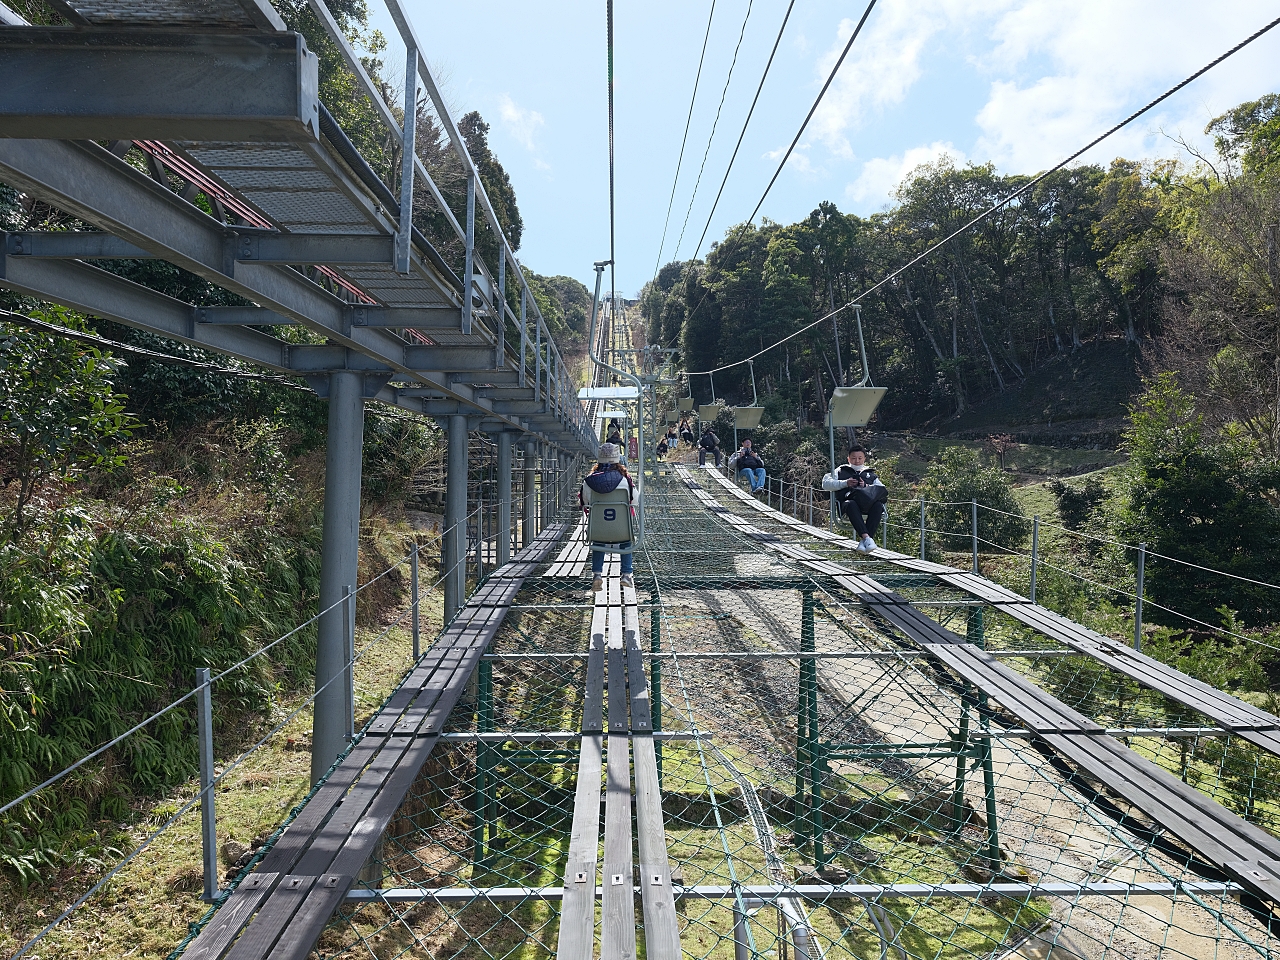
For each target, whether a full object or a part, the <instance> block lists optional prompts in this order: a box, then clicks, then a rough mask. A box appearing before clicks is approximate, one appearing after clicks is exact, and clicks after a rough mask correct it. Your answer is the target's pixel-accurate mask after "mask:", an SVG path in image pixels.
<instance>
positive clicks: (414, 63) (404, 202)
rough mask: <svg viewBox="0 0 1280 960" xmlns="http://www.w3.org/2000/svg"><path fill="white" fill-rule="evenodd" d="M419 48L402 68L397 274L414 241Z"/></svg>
mask: <svg viewBox="0 0 1280 960" xmlns="http://www.w3.org/2000/svg"><path fill="white" fill-rule="evenodd" d="M417 120H418V50H417V48H416V47H414V46H412V45H410V46H409V47H408V49H407V50H406V58H405V68H404V127H403V130H402V132H401V140H400V223H399V224H398V225H397V227H398V229H397V230H396V273H400V274H407V273H408V272H409V250H410V244H411V242H412V240H413V161H414V157H415V156H416V155H417V151H416V149H415V147H414V142H413V141H414V133H415V131H416V129H417V126H418V123H417Z"/></svg>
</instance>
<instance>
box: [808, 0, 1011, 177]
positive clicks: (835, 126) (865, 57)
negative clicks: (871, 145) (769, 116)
mask: <svg viewBox="0 0 1280 960" xmlns="http://www.w3.org/2000/svg"><path fill="white" fill-rule="evenodd" d="M1010 2H1011V0H882V2H881V3H880V4H878V5H877V6H876V8H875V10H874V11H873V12H872V14H871V16H870V17H869V18H868V19H867V22H866V24H865V25H864V26H863V28H862V33H861V34H860V35H859V37H858V39H857V40H856V41H855V42H854V45H853V48H852V50H850V52H849V56H848V57H847V58H846V59H845V62H844V63H843V64H842V65H841V67H840V72H839V73H838V74H837V75H836V79H835V80H834V81H833V82H832V84H831V89H830V90H828V91H827V95H826V96H825V97H824V98H823V101H822V106H820V107H819V108H818V112H817V113H816V114H815V115H814V118H813V130H814V132H815V133H816V134H817V135H818V137H819V138H820V139H822V140H823V141H824V142H825V143H826V144H827V146H828V147H829V148H830V149H831V150H832V151H833V152H834V153H835V154H836V155H837V156H839V157H842V158H844V159H846V160H851V159H853V148H852V147H851V145H850V144H849V141H848V136H847V135H848V133H849V132H850V131H851V130H856V129H858V128H859V127H861V126H862V125H863V124H864V123H866V121H867V120H868V119H869V118H870V116H871V115H872V114H874V113H878V112H880V111H883V110H885V109H886V108H889V107H893V106H895V105H897V104H899V103H902V102H903V100H905V99H906V97H907V94H908V93H909V92H910V90H911V88H912V87H913V86H914V85H915V84H916V81H918V80H919V79H920V78H921V76H922V75H923V74H924V70H925V66H926V65H927V64H926V61H927V54H928V52H929V50H930V49H932V46H936V44H933V45H932V46H931V41H934V40H935V39H937V38H940V37H942V36H945V37H947V38H948V40H949V42H956V41H957V38H958V35H959V34H962V33H963V32H964V31H965V29H966V28H967V25H968V24H971V23H973V22H975V21H979V20H981V19H984V18H989V17H990V16H991V15H993V14H994V13H997V12H999V11H1001V10H1003V9H1004V8H1006V7H1008V6H1009V4H1010ZM856 26H857V20H856V19H845V20H842V21H841V22H840V25H839V27H838V28H837V29H836V39H835V42H834V43H833V44H832V45H831V47H830V48H829V49H828V50H827V51H826V53H824V54H823V55H822V56H821V57H820V58H818V60H817V62H816V63H815V64H814V73H815V78H816V82H817V83H822V82H823V81H825V79H826V77H827V75H828V74H829V73H830V72H831V68H832V67H833V66H835V62H836V60H837V59H838V58H839V56H840V53H841V51H842V50H844V47H845V44H846V43H847V42H848V40H849V37H850V36H851V35H852V33H853V30H854V27H856Z"/></svg>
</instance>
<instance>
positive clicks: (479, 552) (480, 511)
mask: <svg viewBox="0 0 1280 960" xmlns="http://www.w3.org/2000/svg"><path fill="white" fill-rule="evenodd" d="M483 579H484V498H483V497H480V498H478V499H477V500H476V585H477V586H478V585H479V584H480V581H482V580H483Z"/></svg>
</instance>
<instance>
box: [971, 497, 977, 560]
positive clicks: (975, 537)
mask: <svg viewBox="0 0 1280 960" xmlns="http://www.w3.org/2000/svg"><path fill="white" fill-rule="evenodd" d="M970 503H971V505H972V507H973V572H974V573H977V572H978V501H977V500H972V501H970Z"/></svg>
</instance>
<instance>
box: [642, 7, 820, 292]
mask: <svg viewBox="0 0 1280 960" xmlns="http://www.w3.org/2000/svg"><path fill="white" fill-rule="evenodd" d="M795 5H796V0H791V2H790V3H789V4H787V12H786V13H785V14H784V15H783V17H782V26H780V27H779V28H778V36H777V37H776V38H774V41H773V49H772V50H770V51H769V62H768V63H766V64H765V65H764V73H762V74H761V75H760V84H759V86H757V87H756V95H755V97H754V98H752V100H751V109H750V110H748V111H747V119H746V120H744V121H742V132H741V133H739V134H738V142H737V143H736V144H735V145H734V147H733V156H731V157H730V158H729V166H728V167H726V168H725V171H724V179H723V180H721V181H720V189H719V190H718V191H716V199H715V202H714V203H712V204H711V212H710V213H709V214H707V225H706V226H705V227H703V228H702V236H700V237H699V238H698V245H697V246H696V247H694V249H693V259H694V260H697V259H698V251H699V250H701V249H702V242H703V241H704V240H706V239H707V231H708V230H709V229H711V218H712V217H714V216H715V215H716V207H718V206H720V197H721V196H723V195H724V185H725V184H726V183H728V182H729V174H730V173H731V172H732V171H733V162H734V161H735V160H737V159H738V150H740V149H741V148H742V140H743V138H744V137H746V135H747V127H748V126H750V124H751V117H752V115H753V114H754V113H755V112H756V104H757V103H759V102H760V91H762V90H763V89H764V82H765V80H766V79H768V77H769V68H770V67H772V66H773V58H774V56H775V55H777V53H778V45H779V44H780V43H782V34H783V33H785V32H786V29H787V21H788V20H790V19H791V11H792V10H793V9H794V8H795ZM673 196H674V192H673ZM659 259H661V255H659ZM654 275H655V276H656V275H657V270H656V269H655V270H654Z"/></svg>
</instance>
